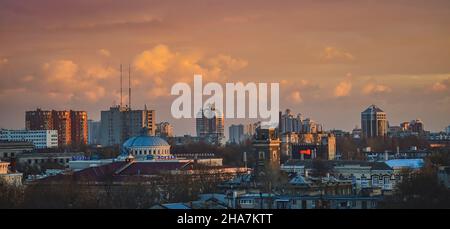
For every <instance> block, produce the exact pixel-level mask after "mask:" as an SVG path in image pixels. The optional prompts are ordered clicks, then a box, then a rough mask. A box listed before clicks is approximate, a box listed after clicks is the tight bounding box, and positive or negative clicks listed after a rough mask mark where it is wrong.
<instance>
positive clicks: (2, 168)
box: [0, 161, 22, 186]
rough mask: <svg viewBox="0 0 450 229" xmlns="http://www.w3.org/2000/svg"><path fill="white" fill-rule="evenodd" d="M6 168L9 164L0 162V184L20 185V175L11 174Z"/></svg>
mask: <svg viewBox="0 0 450 229" xmlns="http://www.w3.org/2000/svg"><path fill="white" fill-rule="evenodd" d="M8 167H9V162H4V161H0V183H5V184H7V185H15V186H20V185H22V173H15V172H11V171H10V170H9V168H8Z"/></svg>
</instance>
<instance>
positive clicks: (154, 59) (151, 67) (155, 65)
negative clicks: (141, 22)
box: [133, 44, 248, 98]
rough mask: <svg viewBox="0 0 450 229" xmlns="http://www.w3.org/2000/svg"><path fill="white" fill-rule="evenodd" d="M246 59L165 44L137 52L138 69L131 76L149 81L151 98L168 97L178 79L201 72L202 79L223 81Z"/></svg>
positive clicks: (135, 62) (243, 64)
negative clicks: (189, 50) (173, 47)
mask: <svg viewBox="0 0 450 229" xmlns="http://www.w3.org/2000/svg"><path fill="white" fill-rule="evenodd" d="M247 64H248V63H247V61H245V60H242V59H237V58H233V57H231V56H228V55H224V54H218V55H215V56H212V57H205V56H202V55H199V54H198V53H189V52H188V53H181V52H175V51H172V50H171V49H170V48H169V47H168V46H167V45H162V44H161V45H157V46H155V47H154V48H152V49H150V50H146V51H143V52H142V53H140V54H138V55H137V56H136V57H135V59H134V62H133V66H134V68H135V69H136V70H138V75H137V76H135V77H136V78H135V77H134V78H135V79H136V80H137V81H138V84H140V85H142V84H143V83H146V82H149V83H151V86H152V89H151V90H150V92H149V93H148V95H150V97H151V98H156V97H161V96H170V88H171V86H172V85H173V84H175V83H177V82H187V83H189V82H191V81H192V79H193V75H194V74H202V75H203V80H204V81H216V82H225V80H226V78H227V77H228V76H229V75H230V74H232V73H233V72H235V71H238V70H240V69H242V68H244V67H246V66H247Z"/></svg>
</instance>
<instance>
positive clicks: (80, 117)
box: [25, 109, 88, 146]
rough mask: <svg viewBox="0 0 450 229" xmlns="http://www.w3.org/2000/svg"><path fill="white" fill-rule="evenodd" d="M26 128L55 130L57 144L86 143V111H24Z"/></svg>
mask: <svg viewBox="0 0 450 229" xmlns="http://www.w3.org/2000/svg"><path fill="white" fill-rule="evenodd" d="M25 128H26V129H27V130H57V131H58V146H65V145H71V144H76V145H80V144H81V145H84V144H87V132H88V130H87V113H86V112H85V111H73V110H70V111H65V110H64V111H55V110H52V111H44V110H41V109H37V110H35V111H27V112H26V113H25Z"/></svg>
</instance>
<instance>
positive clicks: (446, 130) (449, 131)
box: [444, 125, 450, 134]
mask: <svg viewBox="0 0 450 229" xmlns="http://www.w3.org/2000/svg"><path fill="white" fill-rule="evenodd" d="M444 131H445V133H447V134H450V125H448V126H447V128H445V130H444Z"/></svg>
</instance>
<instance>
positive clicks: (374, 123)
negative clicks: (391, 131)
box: [361, 105, 388, 138]
mask: <svg viewBox="0 0 450 229" xmlns="http://www.w3.org/2000/svg"><path fill="white" fill-rule="evenodd" d="M361 127H362V132H363V136H364V137H366V138H372V137H379V136H385V135H387V130H388V121H387V118H386V113H385V112H384V111H383V110H381V109H380V108H379V107H377V106H375V105H371V106H370V107H368V108H367V109H366V110H364V111H363V112H361Z"/></svg>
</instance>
